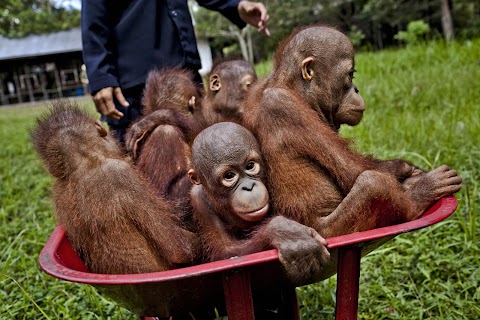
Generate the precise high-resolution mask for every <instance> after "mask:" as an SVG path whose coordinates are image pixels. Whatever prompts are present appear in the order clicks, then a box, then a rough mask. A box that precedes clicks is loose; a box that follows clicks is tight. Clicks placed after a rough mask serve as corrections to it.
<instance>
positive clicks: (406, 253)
mask: <svg viewBox="0 0 480 320" xmlns="http://www.w3.org/2000/svg"><path fill="white" fill-rule="evenodd" d="M479 60H480V40H476V41H469V42H462V43H455V44H452V45H445V44H443V43H431V44H429V45H427V46H421V47H414V48H409V49H402V50H395V51H383V52H379V53H362V54H359V55H358V56H357V66H356V69H357V70H358V74H356V83H357V85H358V86H359V88H360V91H361V93H362V96H363V97H364V99H365V101H366V103H367V108H368V109H367V111H366V113H365V118H364V120H363V121H362V123H361V124H360V125H359V126H357V127H355V128H343V129H342V134H344V135H345V136H347V137H351V138H353V139H354V141H355V146H356V147H357V148H358V149H359V150H361V151H362V152H365V153H371V154H374V155H375V156H377V157H379V158H393V157H403V158H406V159H408V160H410V161H412V162H414V163H416V164H417V165H419V166H420V167H422V168H424V169H432V168H434V167H436V166H439V165H441V164H443V163H446V164H448V165H450V166H451V167H453V168H455V169H457V170H458V171H459V172H460V175H461V176H462V177H463V179H464V183H463V186H462V190H461V192H460V193H458V194H457V198H458V200H459V208H458V209H457V212H456V213H455V214H453V216H452V217H450V218H448V219H447V220H446V221H443V222H441V223H438V224H437V225H435V226H433V227H429V228H426V229H423V230H420V231H416V232H413V233H409V234H405V235H402V236H399V237H397V238H395V239H394V240H392V241H390V242H388V243H387V244H385V245H384V246H382V247H381V248H379V249H378V250H376V251H374V252H373V253H371V254H370V255H368V256H367V257H365V258H363V259H362V270H361V279H360V304H359V318H360V319H480V307H479V306H480V303H479V298H480V291H479V289H478V288H479V286H480V283H479V282H480V268H479V267H480V249H479V239H480V232H479V230H478V228H477V225H480V214H479V213H478V210H479V204H478V202H479V201H480V186H479V183H480V143H479V142H480V141H479V140H480V85H479V83H480V64H479ZM87 101H88V100H84V101H83V102H84V103H88V102H87ZM42 109H43V106H42V105H31V106H21V107H1V108H0V141H1V142H0V143H1V147H0V159H1V163H0V201H1V203H0V319H43V318H46V319H59V318H63V319H135V318H136V317H135V315H133V314H131V313H129V312H128V311H126V310H125V309H122V308H120V307H118V306H117V305H116V304H115V303H113V302H110V301H108V300H106V299H104V298H103V297H102V296H100V295H99V294H97V292H96V291H95V290H94V289H92V288H91V287H89V286H86V285H78V284H73V283H67V282H63V281H59V280H56V279H54V278H52V277H50V276H47V275H46V274H44V273H43V272H42V271H41V270H40V268H39V266H38V263H37V258H38V254H39V252H40V250H41V249H42V247H43V244H44V243H45V241H46V240H47V238H48V236H49V234H50V233H51V232H52V230H53V229H54V226H55V219H54V217H53V212H52V207H51V203H50V200H49V188H50V186H51V184H52V180H51V178H50V177H49V176H48V175H47V174H46V172H45V171H44V170H43V168H42V166H41V164H40V162H39V161H38V160H37V159H36V156H35V154H34V152H33V150H32V147H31V144H30V142H29V129H30V128H31V127H32V125H33V124H34V122H35V117H36V116H37V115H38V114H39V113H40V112H41V111H42ZM335 283H336V279H335V277H332V278H330V279H328V280H326V281H324V282H321V283H318V284H315V285H310V286H305V287H302V288H299V289H298V294H299V300H300V307H301V314H302V319H333V318H334V314H333V310H334V306H335V301H334V299H335V298H334V297H335Z"/></svg>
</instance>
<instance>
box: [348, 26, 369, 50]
mask: <svg viewBox="0 0 480 320" xmlns="http://www.w3.org/2000/svg"><path fill="white" fill-rule="evenodd" d="M347 35H348V38H349V39H350V41H351V42H352V44H353V46H354V47H355V48H358V47H360V46H361V44H362V41H363V39H365V34H364V33H363V31H362V30H360V28H359V27H357V26H355V25H353V26H352V29H351V30H350V31H349V32H348V34H347Z"/></svg>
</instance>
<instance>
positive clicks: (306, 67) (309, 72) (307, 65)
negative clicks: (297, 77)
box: [302, 57, 315, 81]
mask: <svg viewBox="0 0 480 320" xmlns="http://www.w3.org/2000/svg"><path fill="white" fill-rule="evenodd" d="M314 62H315V58H313V57H308V58H305V59H303V61H302V77H303V79H304V80H307V81H310V80H312V79H313V76H314V75H315V72H314V71H313V63H314Z"/></svg>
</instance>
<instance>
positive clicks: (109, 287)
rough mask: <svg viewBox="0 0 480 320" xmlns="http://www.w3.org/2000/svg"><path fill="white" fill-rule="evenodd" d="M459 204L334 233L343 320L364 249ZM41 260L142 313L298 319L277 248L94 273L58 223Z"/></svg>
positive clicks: (349, 315) (354, 297)
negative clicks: (170, 266)
mask: <svg viewBox="0 0 480 320" xmlns="http://www.w3.org/2000/svg"><path fill="white" fill-rule="evenodd" d="M457 205H458V202H457V200H456V199H455V197H453V196H452V197H446V198H443V199H440V200H439V201H438V202H437V203H435V204H434V205H433V206H432V207H431V208H430V209H429V210H427V211H426V212H425V213H424V214H423V215H422V217H420V218H419V219H417V220H414V221H410V222H406V223H403V224H399V225H394V226H389V227H384V228H378V229H374V230H368V231H364V232H358V233H353V234H348V235H344V236H339V237H333V238H329V239H327V241H328V248H329V251H330V253H331V260H332V262H331V264H330V265H329V266H328V267H327V270H325V276H324V279H326V278H328V277H330V276H332V275H333V274H335V273H337V274H338V275H337V301H336V315H335V316H336V319H356V318H357V309H358V290H359V277H360V258H361V257H362V256H363V255H365V254H367V253H368V252H370V251H372V250H374V249H375V248H377V247H378V246H380V245H382V244H383V243H385V242H387V241H388V240H390V239H392V238H393V237H395V236H396V235H398V234H402V233H406V232H409V231H413V230H417V229H420V228H424V227H427V226H430V225H433V224H435V223H437V222H440V221H442V220H444V219H445V218H447V217H449V216H450V215H451V214H452V213H453V212H454V211H455V209H456V208H457ZM39 263H40V266H41V268H42V269H43V270H44V271H45V272H46V273H47V274H49V275H51V276H53V277H56V278H59V279H62V280H66V281H71V282H78V283H85V284H90V285H93V286H94V287H96V288H97V289H98V290H99V291H100V292H101V293H102V294H104V295H106V296H108V297H110V298H112V299H113V300H115V301H117V302H118V303H119V304H121V305H122V306H124V307H126V308H127V309H129V310H131V311H133V312H135V313H137V314H139V315H141V317H142V318H143V319H148V317H160V318H161V317H167V318H168V317H172V318H173V319H181V318H184V317H187V315H188V313H189V312H193V314H195V312H197V313H198V314H200V315H202V314H205V313H202V312H203V311H202V310H213V308H216V309H217V311H218V310H219V311H218V312H219V313H220V314H226V315H228V319H229V320H248V319H254V318H255V316H257V319H258V318H266V317H264V316H261V315H258V314H261V312H262V311H261V310H260V311H259V309H262V308H263V309H269V310H272V308H274V309H276V312H275V314H276V316H275V317H273V316H268V319H274V318H275V319H299V315H298V306H297V297H296V294H295V288H294V287H291V286H289V285H288V281H287V280H286V279H285V278H284V276H283V272H282V266H281V264H280V262H279V260H278V254H277V251H276V250H269V251H263V252H258V253H254V254H250V255H246V256H242V257H235V258H231V259H227V260H222V261H215V262H210V263H204V264H200V265H195V266H191V267H186V268H180V269H175V270H168V271H163V272H154V273H145V274H122V275H111V274H94V273H90V272H88V270H87V269H86V267H85V265H84V263H83V261H82V260H81V259H80V258H79V257H78V256H77V255H76V253H75V251H74V250H73V248H72V246H71V244H70V242H69V240H68V238H67V237H66V235H65V232H64V230H63V228H62V227H61V226H57V227H56V229H55V230H54V232H53V233H52V235H51V236H50V238H49V239H48V241H47V243H46V244H45V247H44V248H43V250H42V252H41V253H40V257H39ZM112 263H113V262H112ZM259 306H260V307H259ZM197 318H202V316H197Z"/></svg>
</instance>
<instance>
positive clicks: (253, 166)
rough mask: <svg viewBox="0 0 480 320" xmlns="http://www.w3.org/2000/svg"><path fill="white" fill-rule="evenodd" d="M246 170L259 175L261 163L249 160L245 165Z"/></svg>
mask: <svg viewBox="0 0 480 320" xmlns="http://www.w3.org/2000/svg"><path fill="white" fill-rule="evenodd" d="M245 170H246V172H247V173H248V174H249V175H257V174H258V173H259V172H260V164H258V163H256V162H255V161H249V162H248V163H247V165H246V166H245Z"/></svg>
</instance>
